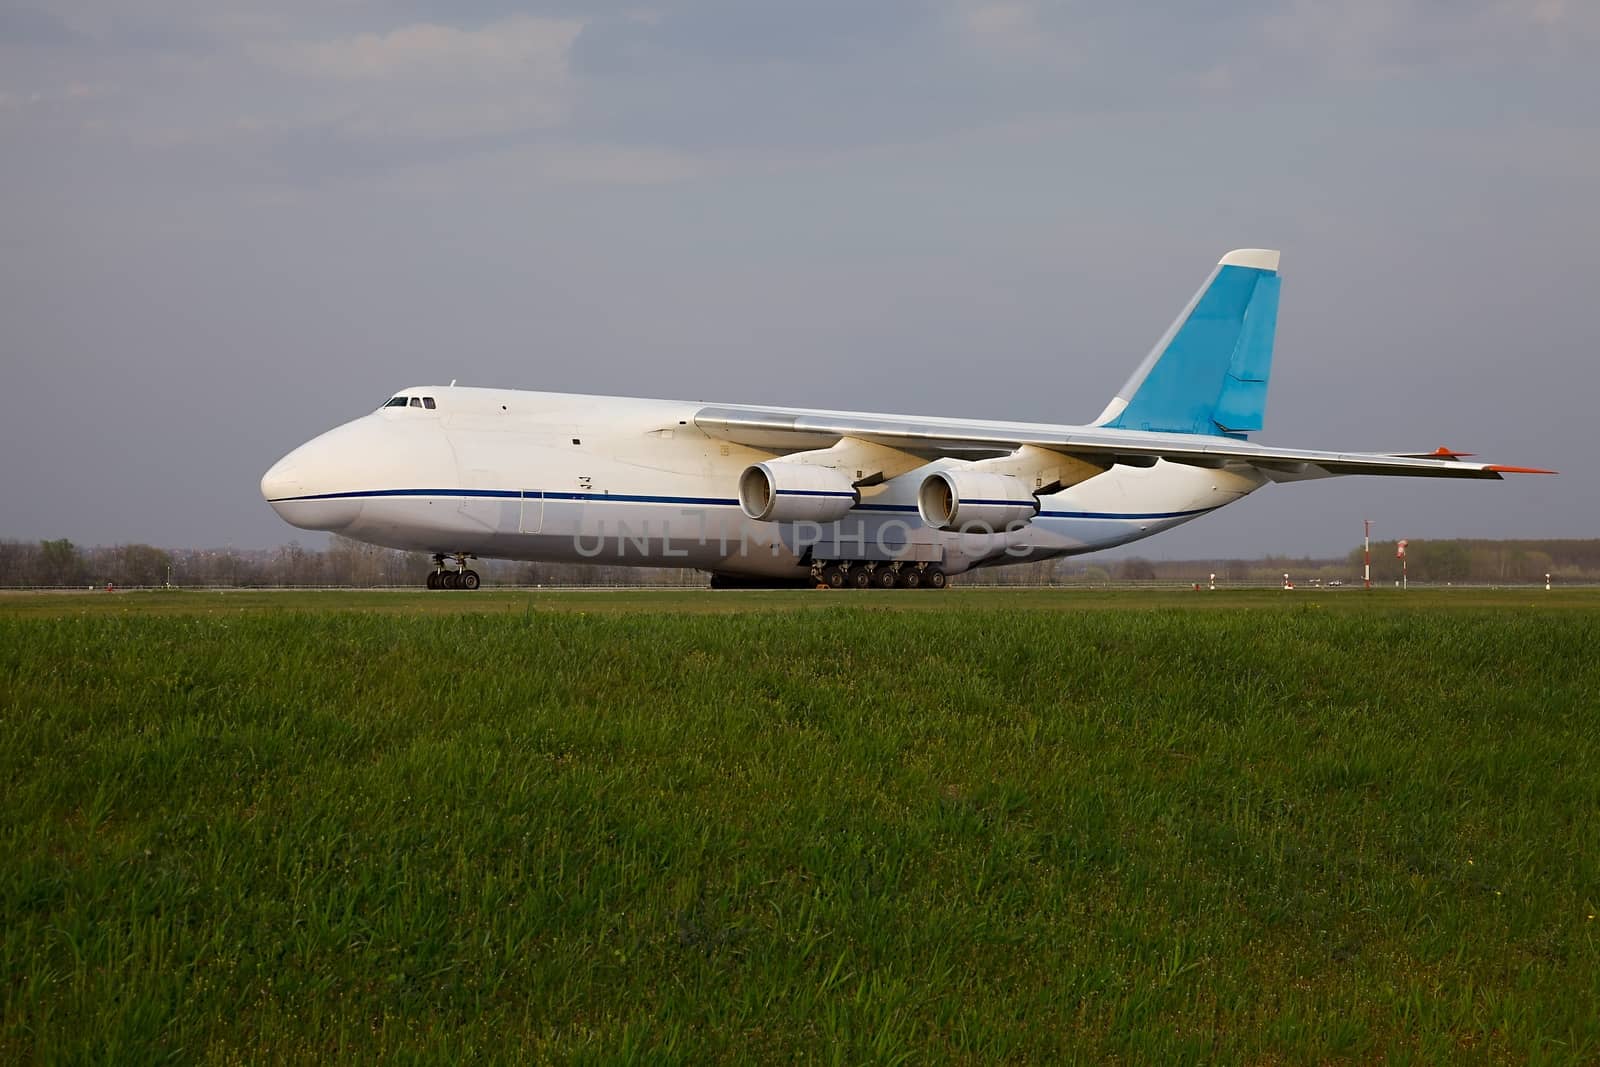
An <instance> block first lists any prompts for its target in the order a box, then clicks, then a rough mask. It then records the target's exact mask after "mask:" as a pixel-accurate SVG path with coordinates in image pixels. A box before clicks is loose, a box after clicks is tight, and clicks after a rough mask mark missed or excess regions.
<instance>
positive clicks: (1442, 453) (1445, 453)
mask: <svg viewBox="0 0 1600 1067" xmlns="http://www.w3.org/2000/svg"><path fill="white" fill-rule="evenodd" d="M1433 454H1434V455H1436V456H1438V457H1439V458H1440V459H1465V458H1466V457H1468V456H1476V455H1477V453H1476V452H1457V451H1455V450H1454V449H1450V448H1446V447H1444V445H1440V446H1439V447H1438V448H1436V449H1434V450H1433Z"/></svg>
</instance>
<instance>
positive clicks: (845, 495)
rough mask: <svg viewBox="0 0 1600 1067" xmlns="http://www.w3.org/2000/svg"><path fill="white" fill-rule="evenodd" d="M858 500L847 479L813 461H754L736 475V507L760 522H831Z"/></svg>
mask: <svg viewBox="0 0 1600 1067" xmlns="http://www.w3.org/2000/svg"><path fill="white" fill-rule="evenodd" d="M860 499H861V494H860V493H859V492H857V491H856V487H855V486H854V485H851V484H850V478H849V476H848V475H846V474H845V473H844V472H843V471H840V470H838V469H836V468H834V467H822V466H818V465H816V464H812V463H783V462H773V463H757V464H754V465H752V466H749V467H746V468H745V469H744V473H743V474H741V475H739V507H740V509H741V510H742V511H743V512H744V513H745V514H746V515H748V516H749V517H750V518H752V519H757V520H760V521H762V522H832V521H834V520H835V519H840V518H843V517H844V515H845V513H846V512H847V511H849V510H850V509H851V508H853V507H855V506H856V504H857V502H859V501H860Z"/></svg>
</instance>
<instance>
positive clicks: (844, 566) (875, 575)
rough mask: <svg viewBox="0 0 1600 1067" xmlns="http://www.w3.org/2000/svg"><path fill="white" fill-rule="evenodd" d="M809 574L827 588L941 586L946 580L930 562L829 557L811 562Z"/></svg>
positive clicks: (933, 587)
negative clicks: (891, 561)
mask: <svg viewBox="0 0 1600 1067" xmlns="http://www.w3.org/2000/svg"><path fill="white" fill-rule="evenodd" d="M811 577H812V580H813V581H815V582H816V583H817V584H818V585H825V586H827V587H828V588H830V589H943V588H944V587H945V586H946V585H948V584H949V579H948V578H946V577H945V573H944V571H943V570H942V569H940V568H939V567H937V566H935V565H934V564H931V563H906V562H901V563H859V562H853V561H851V560H844V559H841V560H830V561H828V562H826V563H813V564H812V565H811Z"/></svg>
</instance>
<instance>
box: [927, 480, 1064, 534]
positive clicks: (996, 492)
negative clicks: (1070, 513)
mask: <svg viewBox="0 0 1600 1067" xmlns="http://www.w3.org/2000/svg"><path fill="white" fill-rule="evenodd" d="M917 511H918V512H920V513H921V514H922V521H923V522H925V523H927V524H928V525H929V526H932V527H933V528H934V529H936V530H966V531H968V532H971V533H979V532H990V533H999V532H1001V531H1003V530H1005V529H1006V528H1007V527H1010V526H1012V525H1014V524H1016V523H1018V522H1028V521H1030V520H1032V518H1033V517H1034V516H1035V515H1037V514H1039V498H1038V497H1036V496H1034V495H1033V490H1032V489H1031V488H1029V486H1028V483H1026V482H1024V481H1023V480H1022V479H1020V478H1013V477H1012V476H1011V475H1009V474H985V473H984V472H982V471H969V470H962V469H961V468H959V467H956V468H953V469H951V470H942V471H935V472H933V473H932V474H930V475H928V476H927V477H926V478H924V479H923V480H922V486H921V488H919V489H918V490H917Z"/></svg>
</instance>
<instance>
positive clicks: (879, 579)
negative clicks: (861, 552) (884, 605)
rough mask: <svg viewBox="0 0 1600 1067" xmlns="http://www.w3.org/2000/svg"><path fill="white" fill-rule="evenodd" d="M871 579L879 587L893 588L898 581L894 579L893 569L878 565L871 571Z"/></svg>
mask: <svg viewBox="0 0 1600 1067" xmlns="http://www.w3.org/2000/svg"><path fill="white" fill-rule="evenodd" d="M872 580H873V582H874V583H876V585H877V586H878V588H879V589H893V588H894V587H895V586H896V585H897V584H899V583H898V582H896V581H895V574H894V571H893V570H891V569H890V568H888V567H880V568H879V569H878V570H875V571H873V572H872Z"/></svg>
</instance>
